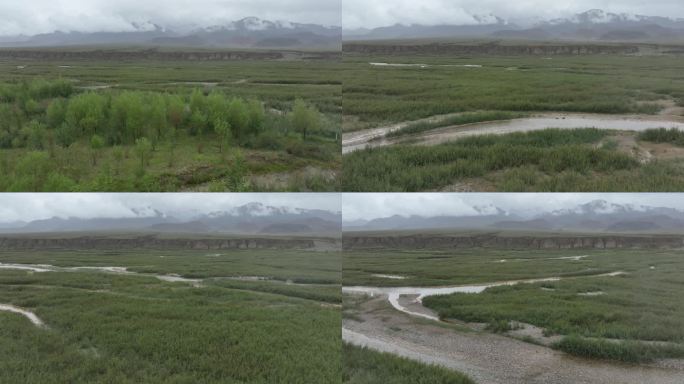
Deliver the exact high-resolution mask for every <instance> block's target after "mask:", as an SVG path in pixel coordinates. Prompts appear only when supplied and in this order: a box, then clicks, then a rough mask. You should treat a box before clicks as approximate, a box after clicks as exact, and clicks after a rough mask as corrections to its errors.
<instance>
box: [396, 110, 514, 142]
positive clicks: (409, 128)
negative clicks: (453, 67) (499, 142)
mask: <svg viewBox="0 0 684 384" xmlns="http://www.w3.org/2000/svg"><path fill="white" fill-rule="evenodd" d="M524 116H526V114H524V113H517V112H506V111H482V112H469V113H464V114H461V115H458V116H452V117H448V118H445V119H440V120H434V121H422V122H417V123H412V124H408V125H406V126H405V127H403V128H402V129H399V130H396V131H392V132H390V133H389V134H387V135H386V137H400V136H406V135H413V134H416V133H421V132H425V131H429V130H432V129H435V128H442V127H450V126H454V125H465V124H473V123H480V122H486V121H497V120H511V119H517V118H521V117H524Z"/></svg>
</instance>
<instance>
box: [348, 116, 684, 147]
mask: <svg viewBox="0 0 684 384" xmlns="http://www.w3.org/2000/svg"><path fill="white" fill-rule="evenodd" d="M454 115H458V114H448V115H440V116H433V117H430V118H427V119H421V120H416V121H411V122H402V123H397V124H393V125H389V126H385V127H379V128H372V129H366V130H363V131H354V132H349V133H346V134H343V135H342V153H343V154H347V153H350V152H353V151H356V150H361V149H364V148H368V147H383V146H388V145H396V144H413V145H437V144H441V143H445V142H449V141H454V140H458V139H461V138H464V137H469V136H474V135H483V134H493V135H501V134H508V133H514V132H531V131H538V130H543V129H548V128H558V129H577V128H588V127H591V128H598V129H606V130H614V131H618V132H620V131H631V132H639V131H643V130H646V129H649V128H661V127H666V128H678V129H684V117H682V116H669V115H606V114H587V113H555V112H549V113H539V114H536V115H534V116H531V117H527V118H520V119H512V120H504V121H490V122H481V123H473V124H465V125H455V126H449V127H443V128H436V129H433V130H429V131H426V132H421V133H419V134H416V135H408V136H405V137H394V138H389V137H387V136H386V135H387V134H388V133H390V132H393V131H396V130H398V129H401V128H402V127H405V126H406V125H409V124H411V123H418V122H424V121H434V120H442V119H444V118H446V117H449V116H454Z"/></svg>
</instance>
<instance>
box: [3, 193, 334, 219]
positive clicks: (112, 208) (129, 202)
mask: <svg viewBox="0 0 684 384" xmlns="http://www.w3.org/2000/svg"><path fill="white" fill-rule="evenodd" d="M251 202H260V203H263V204H264V205H271V206H276V207H281V206H282V207H291V208H305V209H324V210H328V211H334V212H339V211H340V195H339V194H336V193H332V194H329V193H235V194H232V193H225V194H211V193H207V194H204V193H158V194H147V193H46V194H41V193H3V194H0V223H8V222H14V221H31V220H38V219H47V218H51V217H80V218H93V217H112V218H115V217H134V216H136V214H135V213H134V212H133V211H132V209H136V210H138V211H144V212H149V214H150V215H151V214H153V210H154V209H156V210H159V211H161V212H164V213H166V214H169V215H172V216H177V217H180V218H189V217H192V216H195V215H196V214H199V213H210V212H216V211H221V210H226V209H230V208H233V207H236V206H241V205H245V204H247V203H251Z"/></svg>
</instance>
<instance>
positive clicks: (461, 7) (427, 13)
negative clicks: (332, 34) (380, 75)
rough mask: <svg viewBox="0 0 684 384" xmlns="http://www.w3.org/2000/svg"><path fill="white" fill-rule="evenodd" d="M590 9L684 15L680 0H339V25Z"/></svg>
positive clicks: (531, 17) (521, 19) (521, 17)
mask: <svg viewBox="0 0 684 384" xmlns="http://www.w3.org/2000/svg"><path fill="white" fill-rule="evenodd" d="M590 9H603V10H605V11H608V12H613V13H623V12H625V13H633V14H641V15H647V16H668V17H682V18H684V3H682V0H651V1H644V0H565V1H559V0H553V1H550V0H343V1H342V25H343V26H344V27H345V28H348V29H352V28H361V27H366V28H374V27H381V26H387V25H393V24H397V23H400V24H424V25H436V24H476V23H477V21H476V20H475V19H474V18H473V15H481V16H486V15H496V16H498V17H501V18H503V19H506V20H511V21H513V22H515V23H518V24H529V23H530V22H534V21H535V20H547V19H554V18H559V17H567V16H570V15H573V14H576V13H580V12H584V11H587V10H590Z"/></svg>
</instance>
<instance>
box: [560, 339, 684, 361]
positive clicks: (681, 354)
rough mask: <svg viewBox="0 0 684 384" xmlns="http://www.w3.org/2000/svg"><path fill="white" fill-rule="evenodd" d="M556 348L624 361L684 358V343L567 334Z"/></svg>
mask: <svg viewBox="0 0 684 384" xmlns="http://www.w3.org/2000/svg"><path fill="white" fill-rule="evenodd" d="M553 347H554V348H556V349H559V350H561V351H563V352H566V353H569V354H571V355H575V356H582V357H588V358H590V359H603V360H614V361H620V362H624V363H651V362H653V361H655V360H657V359H662V358H684V345H680V346H675V345H671V346H667V345H651V344H644V343H639V342H630V341H617V342H615V341H608V340H600V339H598V340H597V339H586V338H582V337H579V336H566V337H563V339H561V341H559V342H557V343H555V344H554V345H553Z"/></svg>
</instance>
